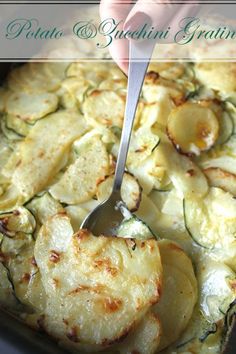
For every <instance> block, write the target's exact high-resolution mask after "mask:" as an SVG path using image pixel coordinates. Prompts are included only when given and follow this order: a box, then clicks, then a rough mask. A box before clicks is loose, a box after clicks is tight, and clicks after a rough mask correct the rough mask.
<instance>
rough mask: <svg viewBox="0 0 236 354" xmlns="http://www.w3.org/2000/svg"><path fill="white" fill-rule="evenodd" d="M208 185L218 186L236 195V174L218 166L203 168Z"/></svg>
mask: <svg viewBox="0 0 236 354" xmlns="http://www.w3.org/2000/svg"><path fill="white" fill-rule="evenodd" d="M203 172H204V173H205V175H206V176H207V178H208V181H209V183H210V186H212V187H219V188H221V189H223V190H224V191H226V192H229V193H231V194H232V195H233V196H234V197H236V175H235V174H233V173H230V172H227V171H225V170H222V169H221V168H219V167H209V168H206V169H204V170H203Z"/></svg>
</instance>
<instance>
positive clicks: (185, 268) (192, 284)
mask: <svg viewBox="0 0 236 354" xmlns="http://www.w3.org/2000/svg"><path fill="white" fill-rule="evenodd" d="M159 247H160V253H161V260H162V265H163V290H162V297H161V300H160V302H159V303H158V304H156V305H155V306H154V313H156V314H157V315H158V316H159V318H160V321H161V325H162V329H163V333H162V336H161V342H160V345H159V347H158V350H159V351H160V350H162V349H163V348H165V347H167V346H168V345H170V344H171V343H173V342H174V341H175V340H176V339H178V337H179V336H180V334H181V333H182V332H183V330H184V329H185V328H186V326H187V324H188V322H189V320H190V318H191V316H192V313H193V308H194V306H195V303H196V300H197V281H196V278H195V275H194V271H193V266H192V263H191V261H190V259H189V258H188V256H187V255H186V254H185V253H184V251H183V250H182V249H181V248H180V247H179V246H178V245H177V244H176V243H174V242H172V241H168V240H162V241H159Z"/></svg>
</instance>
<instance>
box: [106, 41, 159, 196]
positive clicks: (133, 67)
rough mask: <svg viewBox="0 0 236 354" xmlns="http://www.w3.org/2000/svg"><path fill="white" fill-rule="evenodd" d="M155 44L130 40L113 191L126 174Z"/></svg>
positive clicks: (117, 190) (119, 186)
mask: <svg viewBox="0 0 236 354" xmlns="http://www.w3.org/2000/svg"><path fill="white" fill-rule="evenodd" d="M153 48H154V44H153V42H152V41H150V42H149V41H146V42H145V43H144V42H141V43H139V42H134V41H131V42H130V47H129V58H130V59H129V72H128V89H127V98H126V107H125V118H124V124H123V129H122V134H121V141H120V147H119V153H118V158H117V164H116V171H115V179H114V184H113V191H112V192H119V191H120V188H121V183H122V179H123V175H124V170H125V164H126V158H127V154H128V150H129V142H130V137H131V132H132V127H133V122H134V118H135V113H136V109H137V105H138V100H139V95H140V92H141V89H142V84H143V81H144V77H145V74H146V71H147V67H148V64H149V60H150V57H151V55H152V52H153Z"/></svg>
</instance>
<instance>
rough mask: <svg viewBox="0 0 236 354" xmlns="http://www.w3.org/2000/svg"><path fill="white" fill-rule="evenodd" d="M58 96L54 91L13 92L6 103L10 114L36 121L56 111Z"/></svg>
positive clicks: (24, 119)
mask: <svg viewBox="0 0 236 354" xmlns="http://www.w3.org/2000/svg"><path fill="white" fill-rule="evenodd" d="M57 106H58V97H57V96H56V95H55V94H53V93H48V92H45V93H25V92H20V93H13V94H11V95H10V96H9V97H8V99H7V103H6V111H7V113H8V114H10V115H13V116H16V118H19V119H21V120H23V121H26V122H34V121H36V120H38V119H40V118H43V117H45V116H46V115H47V114H49V113H52V112H54V111H56V109H57Z"/></svg>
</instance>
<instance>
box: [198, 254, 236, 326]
mask: <svg viewBox="0 0 236 354" xmlns="http://www.w3.org/2000/svg"><path fill="white" fill-rule="evenodd" d="M198 282H199V288H200V300H199V303H200V309H201V311H202V313H203V314H204V316H205V318H206V319H207V320H208V321H209V322H213V323H217V322H219V321H220V320H222V319H223V318H224V316H225V314H226V313H227V311H228V309H229V307H230V304H231V303H233V301H234V300H235V298H236V289H235V285H236V274H235V272H233V270H232V269H231V268H229V267H228V266H227V265H225V264H223V263H220V262H216V261H214V260H212V259H209V258H208V259H205V260H204V261H203V262H201V263H200V265H199V266H198Z"/></svg>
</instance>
